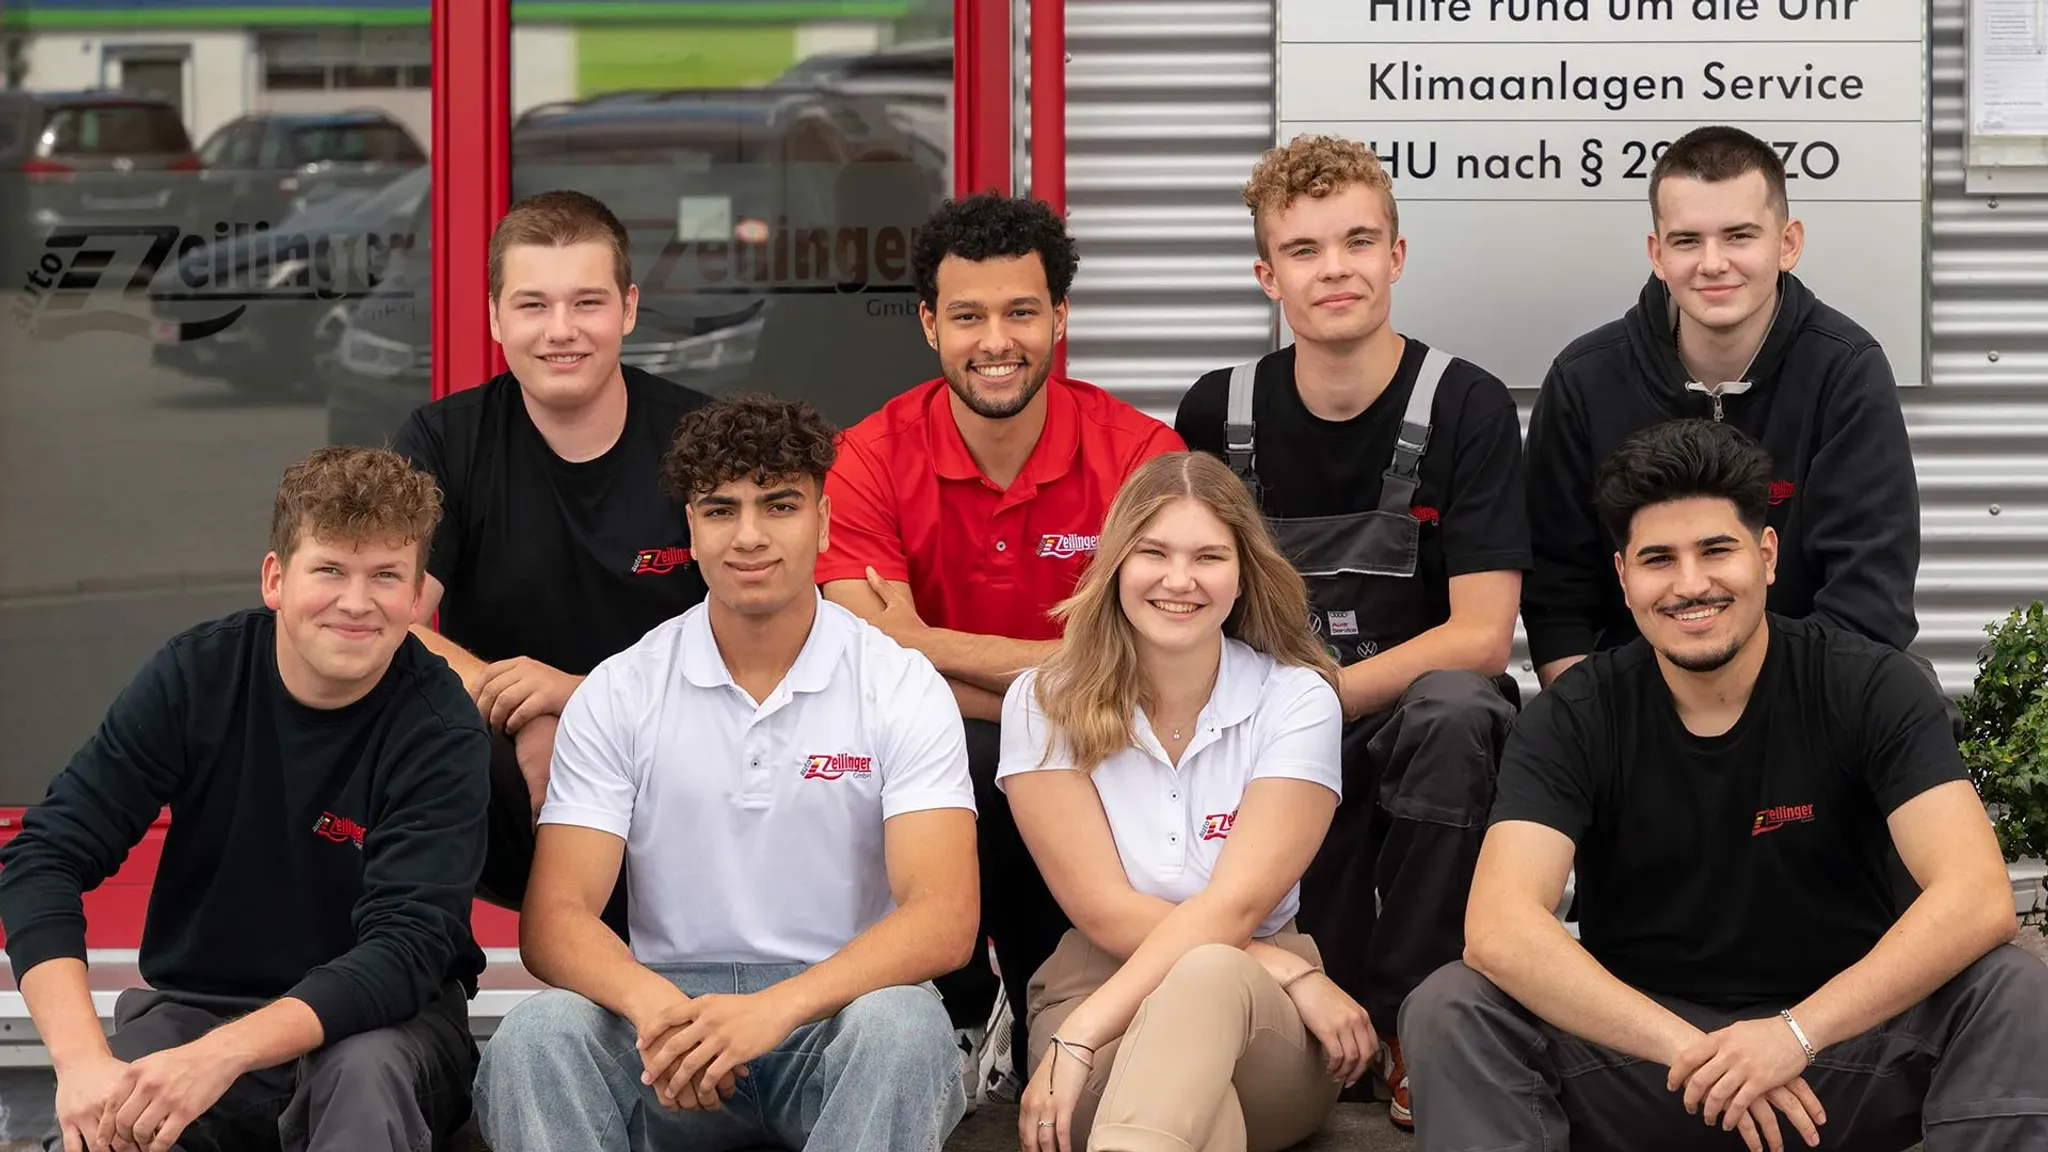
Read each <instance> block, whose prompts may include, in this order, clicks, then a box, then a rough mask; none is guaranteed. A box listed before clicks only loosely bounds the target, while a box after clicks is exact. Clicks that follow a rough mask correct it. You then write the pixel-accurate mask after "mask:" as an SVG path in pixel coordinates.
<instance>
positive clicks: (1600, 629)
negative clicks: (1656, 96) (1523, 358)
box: [1522, 126, 1959, 720]
mask: <svg viewBox="0 0 2048 1152" xmlns="http://www.w3.org/2000/svg"><path fill="white" fill-rule="evenodd" d="M1649 196H1650V224H1651V231H1650V234H1649V237H1648V246H1649V257H1650V277H1649V280H1648V282H1647V283H1645V284H1644V285H1643V290H1642V294H1641V296H1640V297H1639V298H1638V299H1637V301H1636V304H1635V306H1634V307H1633V308H1630V309H1629V310H1628V313H1627V314H1626V315H1624V316H1622V317H1621V318H1620V319H1618V320H1614V321H1612V322H1610V323H1607V324H1603V325H1601V326H1600V327H1598V328H1595V329H1594V330H1593V331H1591V332H1588V333H1586V334H1585V335H1584V336H1581V337H1579V338H1578V339H1576V340H1574V341H1572V342H1571V343H1570V344H1569V345H1567V346H1566V347H1565V349H1564V351H1562V352H1560V353H1558V355H1557V359H1556V360H1555V361H1554V362H1553V363H1552V364H1551V366H1550V372H1549V374H1548V375H1547V376H1545V377H1544V380H1543V387H1542V390H1541V391H1540V392H1538V393H1537V395H1536V407H1535V411H1533V412H1532V413H1531V414H1530V417H1529V449H1528V452H1529V519H1530V523H1531V525H1532V526H1533V528H1534V530H1535V531H1534V535H1535V542H1536V555H1535V567H1534V569H1533V570H1532V571H1531V572H1530V574H1529V583H1528V586H1527V587H1526V588H1524V589H1523V592H1522V618H1523V621H1524V622H1525V623H1526V624H1527V625H1528V629H1529V654H1530V655H1531V656H1532V657H1533V658H1534V660H1535V663H1536V675H1537V677H1538V679H1540V680H1541V681H1542V682H1543V683H1544V684H1545V685H1549V684H1550V683H1552V682H1553V681H1555V680H1556V679H1557V677H1558V675H1559V674H1560V673H1562V672H1563V671H1564V670H1565V669H1566V668H1569V667H1571V666H1572V665H1573V664H1575V663H1577V662H1578V661H1580V660H1583V659H1585V658H1586V656H1587V654H1588V653H1591V652H1596V651H1604V650H1606V649H1610V648H1618V647H1620V646H1622V645H1624V644H1627V643H1628V642H1629V641H1630V640H1631V639H1633V638H1634V637H1635V635H1636V634H1637V630H1636V625H1635V621H1634V619H1633V618H1632V617H1631V615H1630V613H1629V610H1628V605H1627V604H1625V603H1623V602H1622V598H1621V592H1620V590H1619V589H1617V588H1616V587H1615V583H1614V577H1613V571H1612V558H1611V554H1612V551H1613V549H1612V548H1610V547H1609V542H1608V541H1607V540H1606V539H1605V538H1604V536H1603V534H1602V533H1601V531H1600V526H1599V524H1598V522H1597V520H1596V518H1595V517H1594V514H1593V473H1594V470H1595V469H1596V468H1598V467H1599V464H1600V462H1601V461H1602V460H1605V459H1606V458H1607V457H1608V455H1609V454H1610V453H1612V452H1613V451H1614V449H1615V446H1616V445H1617V444H1619V443H1620V442H1621V440H1622V438H1623V437H1625V436H1627V435H1629V434H1630V433H1631V432H1634V431H1635V430H1637V429H1639V428H1644V427H1647V426H1649V425H1651V424H1654V423H1657V422H1659V421H1662V420H1669V419H1672V418H1674V417H1678V416H1696V417H1702V418H1709V419H1713V420H1723V421H1726V422H1727V423H1729V424H1732V425H1734V426H1735V427H1737V428H1740V429H1742V430H1743V431H1744V432H1746V433H1748V434H1749V435H1750V436H1752V437H1754V438H1756V439H1757V440H1759V441H1760V442H1762V444H1763V445H1764V447H1765V449H1767V450H1768V451H1769V452H1770V454H1771V460H1772V465H1773V467H1774V469H1775V471H1774V472H1773V474H1772V478H1771V480H1772V483H1771V506H1770V524H1771V527H1772V528H1773V529H1775V530H1776V531H1777V533H1778V537H1779V539H1780V540H1781V541H1783V543H1784V550H1783V554H1782V556H1781V557H1780V560H1779V568H1778V580H1777V583H1775V584H1773V585H1772V586H1771V590H1770V606H1771V611H1773V612H1778V613H1782V614H1784V615H1786V616H1797V617H1804V616H1816V617H1819V618H1820V619H1823V620H1827V621H1829V622H1831V623H1834V624H1839V625H1841V626H1843V627H1845V628H1851V629H1854V630H1855V631H1857V632H1860V633H1862V634H1863V635H1865V636H1868V637H1870V638H1871V639H1873V640H1877V641H1879V642H1880V643H1884V644H1889V645H1891V646H1893V647H1894V648H1898V649H1900V650H1904V649H1905V648H1906V647H1907V646H1908V645H1910V644H1911V643H1912V642H1913V638H1914V636H1915V635H1916V634H1917V633H1918V631H1919V624H1918V621H1917V619H1916V618H1915V616H1914V612H1913V587H1914V582H1915V580H1916V579H1917V577H1918V574H1919V569H1920V494H1919V484H1918V481H1917V479H1916V478H1915V475H1914V469H1913V451H1912V445H1911V444H1910V443H1909V442H1908V440H1907V436H1906V419H1905V415H1904V413H1903V411H1902V410H1901V409H1900V407H1899V394H1898V388H1897V386H1896V384H1895V382H1894V381H1893V379H1892V369H1891V362H1890V361H1889V360H1888V359H1887V358H1886V357H1885V351H1884V349H1883V348H1882V347H1880V346H1879V344H1878V342H1877V340H1876V339H1875V338H1874V337H1872V336H1871V335H1870V333H1868V332H1866V331H1864V330H1863V328H1862V327H1861V326H1859V325H1858V324H1857V323H1856V322H1855V321H1854V320H1851V319H1850V318H1849V317H1847V316H1844V315H1842V314H1841V313H1840V312H1837V311H1835V310H1834V309H1833V308H1830V307H1828V306H1827V305H1826V304H1824V303H1822V302H1821V301H1820V299H1819V298H1817V297H1816V296H1815V295H1814V294H1813V292H1812V290H1810V289H1809V288H1807V287H1806V285H1805V284H1803V283H1801V282H1800V280H1799V278H1798V277H1797V276H1794V275H1793V274H1792V270H1793V269H1794V268H1795V267H1797V266H1798V264H1799V257H1800V254H1801V253H1802V252H1803V251H1804V250H1805V246H1806V232H1805V229H1804V226H1803V225H1802V224H1801V223H1800V222H1799V221H1798V220H1796V219H1793V218H1792V216H1791V211H1790V207H1789V206H1788V204H1787V202H1786V193H1785V166H1784V164H1783V163H1782V161H1781V160H1780V158H1779V156H1778V153H1777V152H1776V151H1775V150H1774V149H1773V148H1772V147H1771V146H1770V145H1769V144H1767V143H1765V142H1764V141H1762V140H1759V139H1757V138H1756V137H1754V136H1752V135H1750V134H1749V133H1747V132H1744V131H1742V130H1741V129H1739V128H1728V127H1720V126H1709V127H1704V128H1696V129H1694V130H1693V131H1691V132H1688V133H1686V134H1685V135H1683V136H1680V137H1679V138H1678V139H1677V140H1674V141H1672V143H1671V147H1670V148H1669V149H1667V150H1666V151H1665V152H1664V154H1663V156H1662V157H1661V158H1660V159H1659V160H1658V161H1657V164H1656V166H1655V168H1654V169H1652V171H1651V173H1650V183H1649ZM1922 671H1923V672H1926V673H1928V674H1929V675H1930V677H1931V675H1932V668H1931V667H1923V669H1922ZM1958 718H1959V717H1958V716H1957V715H1952V716H1951V719H1952V720H1956V719H1958Z"/></svg>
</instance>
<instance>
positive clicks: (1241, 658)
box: [1138, 636, 1269, 766]
mask: <svg viewBox="0 0 2048 1152" xmlns="http://www.w3.org/2000/svg"><path fill="white" fill-rule="evenodd" d="M1268 663H1269V660H1268V659H1267V657H1265V656H1262V655H1260V654H1259V652H1258V651H1257V650H1256V649H1254V648H1252V646H1251V645H1249V644H1246V643H1244V642H1243V641H1241V640H1237V639H1235V638H1233V637H1229V636H1225V637H1224V638H1223V655H1222V657H1221V659H1219V660H1218V661H1217V667H1216V686H1215V687H1213V688H1211V689H1210V690H1209V701H1208V703H1206V704H1203V705H1202V710H1201V712H1200V713H1198V714H1197V715H1196V717H1195V734H1194V736H1193V737H1192V738H1190V739H1189V741H1188V746H1187V750H1186V751H1184V752H1182V753H1181V757H1180V762H1181V764H1182V766H1186V764H1187V763H1188V762H1189V761H1190V760H1192V759H1194V756H1195V753H1197V752H1199V751H1201V750H1202V749H1203V748H1205V747H1207V746H1209V745H1210V744H1212V743H1214V742H1215V740H1216V739H1217V737H1219V736H1221V735H1222V734H1223V731H1224V729H1226V728H1232V727H1235V726H1236V725H1239V724H1242V723H1244V722H1245V721H1247V720H1250V719H1251V718H1252V717H1253V716H1254V715H1256V714H1257V713H1258V710H1259V699H1260V697H1262V696H1263V695H1264V694H1265V690H1266V667H1267V665H1268ZM1138 721H1139V728H1140V731H1139V733H1138V735H1139V740H1140V743H1141V744H1147V745H1149V747H1147V748H1146V751H1147V752H1150V753H1151V754H1152V755H1153V756H1154V757H1156V758H1157V759H1158V760H1160V761H1161V762H1162V763H1171V762H1172V761H1171V760H1169V759H1168V757H1167V755H1166V749H1165V747H1164V746H1163V745H1162V744H1161V743H1160V741H1159V736H1158V733H1156V732H1154V731H1153V730H1152V723H1151V720H1150V718H1149V717H1147V716H1145V715H1144V714H1143V713H1142V712H1140V713H1139V715H1138Z"/></svg>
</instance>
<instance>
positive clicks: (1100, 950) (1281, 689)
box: [997, 452, 1378, 1152]
mask: <svg viewBox="0 0 2048 1152" xmlns="http://www.w3.org/2000/svg"><path fill="white" fill-rule="evenodd" d="M1058 611H1059V613H1060V614H1061V615H1062V616H1063V617H1064V620H1065V625H1066V631H1065V637H1064V639H1062V641H1061V642H1060V646H1059V648H1058V650H1057V651H1056V652H1055V653H1054V655H1053V656H1052V657H1050V658H1049V659H1048V660H1047V661H1046V662H1045V663H1044V664H1043V665H1041V666H1040V667H1039V668H1037V669H1035V670H1033V671H1030V672H1027V673H1025V674H1024V675H1021V676H1019V677H1018V678H1017V679H1016V680H1015V681H1014V682H1013V683H1012V685H1011V687H1010V690H1009V694H1008V695H1007V697H1006V698H1005V699H1004V702H1003V726H1002V731H1003V750H1002V763H1001V767H1000V769H999V770H998V774H997V782H998V784H999V786H1000V787H1002V788H1003V790H1004V792H1005V793H1006V795H1007V796H1008V798H1009V803H1010V807H1011V810H1012V812H1013V813H1014V814H1015V816H1016V820H1017V826H1018V828H1019V830H1020V831H1021V832H1022V833H1023V835H1024V840H1025V843H1026V844H1027V845H1029V847H1030V849H1031V855H1032V857H1033V859H1034V860H1036V861H1037V864H1038V867H1039V870H1040V871H1041V872H1043V873H1044V875H1045V879H1046V882H1047V884H1048V885H1049V886H1050V887H1051V889H1052V893H1053V895H1054V896H1055V897H1056V898H1057V899H1058V900H1059V903H1060V906H1061V908H1063V909H1064V910H1065V911H1066V913H1067V915H1068V917H1069V918H1070V919H1071V920H1072V921H1073V923H1074V928H1073V929H1072V930H1071V931H1069V932H1068V933H1067V934H1066V936H1065V938H1064V939H1063V940H1062V941H1061V943H1060V946H1059V948H1058V950H1057V951H1055V952H1054V953H1053V955H1052V958H1051V959H1049V960H1047V961H1046V962H1045V964H1044V965H1043V966H1042V967H1040V968H1039V970H1038V971H1037V973H1035V974H1033V975H1032V976H1031V983H1030V1010H1029V1027H1030V1045H1031V1046H1030V1053H1029V1055H1030V1058H1031V1066H1032V1075H1031V1080H1030V1083H1029V1084H1028V1085H1027V1086H1026V1088H1025V1090H1024V1094H1023V1097H1022V1101H1021V1103H1022V1115H1021V1118H1020V1120H1019V1135H1020V1137H1021V1139H1022V1143H1023V1148H1024V1149H1025V1152H1081V1150H1082V1149H1084V1148H1085V1149H1092V1150H1099V1152H1116V1150H1123V1152H1150V1150H1152V1149H1161V1150H1164V1149H1172V1150H1174V1152H1182V1150H1185V1149H1198V1150H1200V1152H1246V1150H1248V1149H1250V1150H1261V1149H1278V1148H1284V1147H1286V1146H1287V1145H1289V1144H1293V1143H1295V1142H1297V1141H1299V1140H1301V1139H1302V1138H1304V1137H1306V1136H1307V1135H1309V1134H1310V1133H1312V1132H1314V1131H1315V1130H1316V1129H1317V1128H1318V1127H1320V1126H1321V1125H1322V1123H1323V1121H1324V1119H1325V1118H1326V1117H1327V1116H1328V1115H1329V1112H1330V1109H1331V1107H1332V1106H1333V1105H1334V1104H1335V1103H1336V1100H1337V1093H1338V1091H1339V1090H1340V1089H1341V1088H1342V1087H1343V1086H1344V1085H1346V1084H1349V1083H1352V1082H1354V1081H1356V1080H1357V1079H1358V1078H1359V1076H1360V1075H1361V1074H1362V1073H1363V1072H1364V1070H1365V1069H1366V1067H1367V1061H1368V1060H1369V1059H1370V1057H1371V1056H1372V1054H1373V1052H1374V1050H1375V1048H1376V1047H1377V1046H1378V1041H1377V1039H1376V1037H1375V1036H1374V1034H1373V1030H1372V1022H1371V1021H1370V1020H1369V1019H1368V1018H1367V1016H1366V1013H1365V1010H1364V1009H1362V1008H1360V1007H1359V1006H1358V1004H1357V1003H1356V1002H1355V1001H1353V1000H1352V999H1351V998H1350V997H1349V996H1346V995H1345V994H1344V993H1343V992H1342V991H1341V990H1339V989H1338V988H1337V986H1336V985H1335V984H1333V983H1332V982H1331V981H1330V980H1329V978H1328V977H1327V976H1325V975H1324V974H1323V972H1322V968H1321V962H1320V957H1319V956H1318V954H1317V952H1316V947H1315V943H1314V942H1313V941H1311V940H1310V939H1309V938H1308V937H1307V936H1304V935H1302V934H1300V933H1298V932H1296V931H1295V930H1294V923H1293V917H1294V913H1295V909H1296V907H1297V905H1298V904H1299V884H1300V880H1301V874H1302V872H1303V870H1305V869H1306V868H1307V867H1308V863H1309V861H1310V859H1312V858H1313V857H1314V855H1315V852H1316V848H1317V846H1318V845H1320V844H1321V842H1322V838H1323V833H1324V831H1325V829H1327V828H1328V827H1329V823H1330V816H1331V813H1332V812H1333V811H1334V810H1335V808H1336V805H1337V799H1338V791H1339V787H1340V772H1339V740H1340V736H1341V730H1342V727H1343V715H1342V711H1341V708H1340V706H1339V704H1338V701H1337V693H1336V690H1335V687H1334V680H1335V676H1336V668H1335V665H1334V664H1333V663H1332V662H1331V660H1330V658H1329V656H1328V655H1327V654H1326V653H1325V652H1324V650H1323V648H1322V646H1321V645H1320V644H1318V643H1317V642H1316V640H1315V638H1314V637H1313V636H1312V635H1310V633H1309V631H1308V627H1307V621H1308V598H1307V593H1306V591H1305V589H1304V586H1303V584H1302V580H1301V577H1300V576H1298V575H1297V574H1296V573H1295V571H1294V569H1293V568H1292V567H1290V566H1289V565H1288V563H1287V561H1286V559H1285V558H1284V557H1283V556H1282V555H1281V554H1280V552H1279V550H1278V549H1277V548H1276V547H1275V546H1274V544H1273V541H1272V539H1271V537H1270V536H1269V535H1268V534H1267V531H1266V527H1265V523H1264V521H1263V520H1261V519H1260V517H1259V513H1258V509H1257V507H1256V506H1255V505H1254V504H1253V502H1252V499H1251V496H1250V493H1249V492H1247V491H1246V489H1245V487H1244V485H1243V483H1242V482H1240V481H1239V480H1238V479H1237V477H1236V476H1234V475H1232V474H1231V472H1230V470H1229V469H1228V468H1227V467H1225V466H1224V464H1223V463H1222V462H1221V461H1219V460H1217V459H1215V458H1214V457H1211V456H1207V455H1203V454H1199V453H1186V452H1178V453H1172V454H1169V455H1165V456H1160V457H1157V458H1155V459H1153V460H1151V461H1148V462H1147V463H1146V464H1144V465H1143V466H1142V467H1140V468H1139V469H1138V470H1137V471H1135V472H1133V473H1132V474H1131V476H1130V478H1129V479H1128V480H1126V481H1125V482H1124V486H1123V489H1122V490H1121V491H1120V492H1119V493H1118V494H1117V497H1116V500H1115V501H1114V502H1113V503H1112V504H1111V505H1110V509H1109V515H1108V518H1107V521H1106V522H1105V523H1104V525H1103V529H1102V537H1101V540H1100V544H1099V549H1098V551H1097V553H1096V558H1095V561H1094V563H1093V564H1091V565H1090V567H1089V569H1088V571H1087V572H1086V573H1085V574H1084V575H1083V576H1082V578H1081V581H1080V583H1079V585H1078V586H1077V587H1076V588H1075V590H1074V594H1073V596H1072V597H1070V598H1069V599H1068V600H1067V601H1066V602H1065V603H1063V604H1062V605H1060V607H1059V609H1058Z"/></svg>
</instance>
